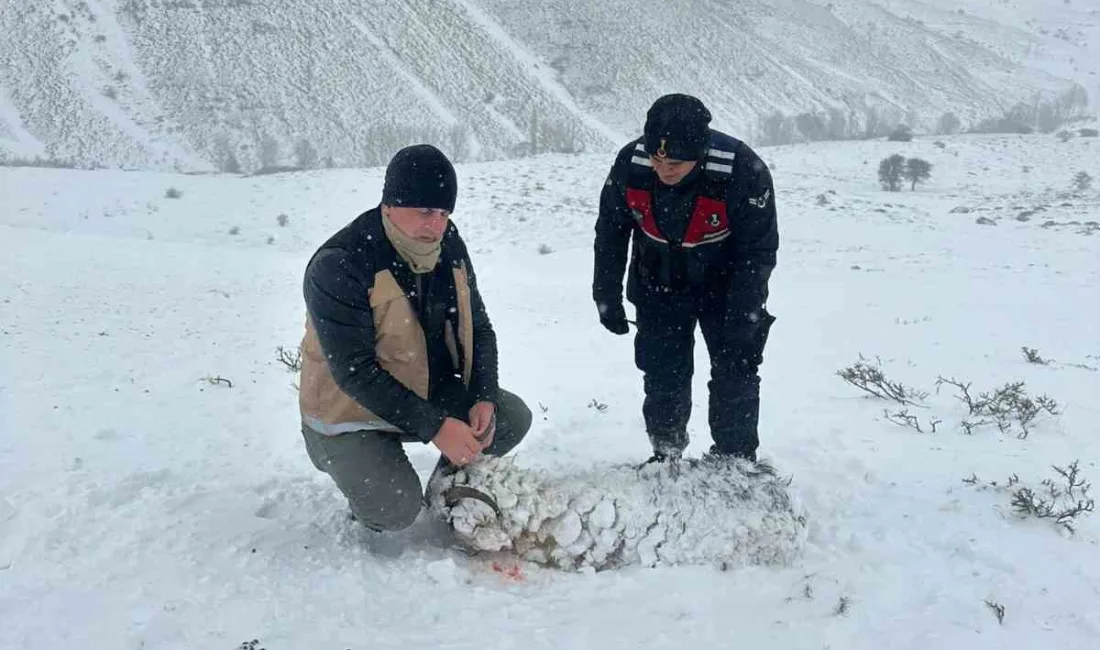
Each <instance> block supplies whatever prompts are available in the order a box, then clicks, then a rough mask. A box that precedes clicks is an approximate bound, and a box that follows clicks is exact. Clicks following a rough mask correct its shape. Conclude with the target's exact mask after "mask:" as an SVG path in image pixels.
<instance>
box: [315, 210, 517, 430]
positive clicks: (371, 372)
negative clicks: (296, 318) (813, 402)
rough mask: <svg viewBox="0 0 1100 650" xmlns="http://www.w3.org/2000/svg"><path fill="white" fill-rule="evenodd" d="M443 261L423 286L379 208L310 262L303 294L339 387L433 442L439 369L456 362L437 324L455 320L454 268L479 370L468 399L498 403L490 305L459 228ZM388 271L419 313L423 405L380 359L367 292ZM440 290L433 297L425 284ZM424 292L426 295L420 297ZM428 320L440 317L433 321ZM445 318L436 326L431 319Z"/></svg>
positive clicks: (438, 420)
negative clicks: (425, 353) (424, 363)
mask: <svg viewBox="0 0 1100 650" xmlns="http://www.w3.org/2000/svg"><path fill="white" fill-rule="evenodd" d="M442 246H443V250H442V254H441V256H440V260H439V263H438V264H437V265H436V267H435V269H434V270H433V271H432V272H431V274H426V275H425V276H423V277H422V278H421V279H420V284H419V285H418V283H417V278H416V275H415V274H414V273H413V272H412V270H411V269H409V267H408V264H406V263H405V262H404V260H402V259H401V257H400V256H399V255H398V254H397V252H396V250H394V248H393V245H392V244H390V241H389V239H388V238H387V237H386V233H385V230H384V228H383V226H382V214H381V210H380V209H379V208H375V209H373V210H370V211H368V212H366V213H364V214H362V215H360V216H359V217H358V218H356V219H355V221H353V222H351V223H350V224H348V225H347V226H345V227H344V228H343V229H342V230H340V231H339V232H337V233H336V234H335V235H333V236H332V237H331V238H330V239H329V240H328V241H327V242H325V243H324V244H323V245H322V246H321V247H320V248H319V249H318V250H317V252H316V253H314V255H313V257H312V258H311V259H310V261H309V263H308V265H307V266H306V271H305V280H304V283H303V293H304V297H305V302H306V308H307V309H308V311H309V315H310V317H311V318H312V320H313V323H314V326H315V328H316V331H317V338H318V340H319V342H320V344H321V349H322V350H323V351H324V353H325V356H326V357H327V359H328V365H329V368H330V370H331V372H332V375H333V378H334V379H335V381H336V383H337V385H338V386H339V387H340V389H341V390H343V391H344V392H345V393H347V394H348V395H349V396H350V397H351V398H352V399H354V400H356V401H357V402H359V403H360V404H361V405H363V406H364V407H365V408H367V409H368V410H370V411H371V412H372V413H374V414H376V415H378V416H379V417H381V418H383V419H385V420H386V421H387V422H389V423H391V424H393V425H395V426H397V427H399V428H400V429H402V430H403V431H407V432H410V433H413V434H414V435H416V436H417V437H418V438H419V439H421V440H423V441H424V442H428V441H430V440H431V439H432V438H433V437H434V436H435V434H436V433H437V432H438V431H439V427H440V426H441V425H442V424H443V420H444V419H445V418H446V417H447V412H446V411H445V409H444V408H443V407H442V405H441V404H442V402H441V400H440V399H438V398H439V397H441V395H438V394H437V393H438V392H439V391H438V390H437V389H439V388H441V387H442V386H444V382H443V381H442V380H443V379H444V378H443V377H441V376H440V375H441V372H440V371H439V369H440V368H444V367H447V368H449V367H450V366H451V364H452V362H451V361H450V360H449V359H448V358H445V357H446V348H445V347H444V346H443V345H441V340H442V335H441V334H439V335H437V336H433V335H432V332H433V331H440V332H441V324H442V321H441V320H439V319H442V318H447V317H449V316H448V314H451V315H453V314H454V313H455V310H454V309H453V305H454V304H455V301H456V298H455V289H454V279H453V272H452V268H453V267H455V266H458V265H459V264H460V263H462V262H465V264H466V269H467V273H468V278H469V285H470V300H471V309H472V312H473V314H472V315H473V348H474V349H473V351H472V352H471V351H462V352H463V354H472V355H473V372H472V375H471V378H470V387H469V393H468V396H467V397H468V398H469V401H470V402H471V403H473V402H478V401H488V402H494V403H495V402H496V399H497V393H498V385H497V344H496V334H495V333H494V332H493V327H492V324H491V322H490V321H489V315H488V313H487V312H486V310H485V304H484V302H483V301H482V299H481V294H480V292H479V291H478V288H477V280H476V277H475V275H474V268H473V264H472V262H471V261H470V257H469V254H468V252H467V250H466V244H465V243H464V242H463V241H462V238H461V236H459V233H458V229H457V228H456V227H455V225H454V223H453V222H452V223H450V224H448V226H447V230H446V232H445V233H444V235H443V244H442ZM381 269H389V270H390V271H392V272H393V274H394V276H395V278H396V279H397V281H398V284H400V285H401V287H402V288H403V289H404V290H405V293H406V296H407V297H408V298H409V301H410V302H411V304H412V305H413V309H414V310H415V311H416V313H417V314H418V317H419V319H420V324H421V326H422V328H423V329H424V330H425V336H426V338H427V342H428V350H429V357H431V358H430V359H429V368H430V373H429V374H430V385H431V387H432V388H431V391H430V393H429V396H428V399H427V400H424V399H422V398H421V397H420V396H418V395H417V394H416V393H414V392H413V391H412V390H409V389H408V388H407V387H405V385H404V384H402V383H401V382H399V381H398V380H397V379H395V378H394V377H393V375H391V374H390V373H388V372H386V371H385V370H384V369H383V368H382V367H381V366H380V365H379V364H378V362H377V361H376V359H375V327H374V317H373V313H372V311H371V306H370V299H369V295H368V290H369V289H370V288H371V287H372V286H373V285H374V277H375V274H376V273H377V271H378V270H381ZM429 284H430V285H431V286H432V287H434V288H433V289H432V290H430V291H428V290H427V286H428V285H429ZM418 286H419V288H420V290H419V291H418V290H417V289H418ZM428 314H432V315H435V316H434V317H431V316H428ZM436 320H439V322H438V323H436V324H435V325H431V324H429V321H436Z"/></svg>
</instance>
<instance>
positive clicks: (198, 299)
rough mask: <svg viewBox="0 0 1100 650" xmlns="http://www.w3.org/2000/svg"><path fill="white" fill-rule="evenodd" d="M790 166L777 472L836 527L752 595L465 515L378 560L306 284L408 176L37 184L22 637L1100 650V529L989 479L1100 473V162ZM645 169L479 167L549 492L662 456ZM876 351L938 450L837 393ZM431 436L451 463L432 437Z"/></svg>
mask: <svg viewBox="0 0 1100 650" xmlns="http://www.w3.org/2000/svg"><path fill="white" fill-rule="evenodd" d="M895 152H897V153H901V154H903V155H906V156H919V157H922V158H925V159H927V160H929V161H930V162H931V163H932V164H933V166H934V167H933V177H932V180H931V182H930V183H928V184H927V185H924V186H918V188H917V191H916V192H911V191H909V190H908V188H907V189H906V191H904V192H900V193H887V192H884V191H882V190H880V189H879V188H878V186H877V183H876V178H875V172H876V169H877V166H878V162H879V160H880V159H882V158H884V157H886V156H887V155H890V154H892V153H895ZM762 153H763V155H764V157H765V159H766V160H767V161H769V163H771V164H772V165H773V168H774V174H775V177H776V181H777V201H778V204H779V209H780V219H781V232H782V248H781V251H780V266H779V268H778V269H777V271H776V273H775V275H774V281H773V284H772V299H771V301H770V305H769V307H770V309H771V311H772V312H773V313H774V314H776V316H777V317H778V321H777V322H776V324H775V326H774V328H773V330H772V338H771V341H770V343H769V347H768V350H767V354H766V362H765V365H764V367H763V412H762V418H761V419H762V433H761V435H762V439H763V446H762V450H761V451H762V453H763V455H764V456H765V457H767V458H769V459H770V460H772V461H774V463H775V464H776V465H777V467H778V468H779V470H780V471H781V472H782V473H784V474H786V475H789V476H790V477H792V483H791V490H792V492H793V493H794V494H795V495H796V496H797V498H798V499H799V500H800V502H801V503H802V505H803V507H804V508H805V511H806V513H807V516H808V525H809V536H808V539H807V543H806V548H805V552H804V554H803V556H802V557H801V558H800V559H799V560H798V561H797V562H796V563H795V564H794V565H793V566H791V567H787V568H762V567H755V568H747V569H745V568H736V569H733V570H729V571H720V570H717V569H714V568H712V567H707V566H676V567H662V568H655V569H647V568H641V567H638V568H633V567H632V568H626V569H622V570H618V571H605V572H599V573H592V572H587V573H585V572H581V573H568V572H564V571H559V570H553V569H545V568H540V567H537V566H533V565H526V564H520V563H516V562H514V561H509V560H507V559H502V558H499V557H498V558H495V560H494V561H496V562H497V563H498V564H496V565H494V564H493V563H492V561H489V560H480V559H470V558H467V557H465V556H463V555H461V554H459V553H457V552H455V551H451V550H446V549H444V548H440V547H439V546H438V545H436V544H433V543H432V542H431V541H430V536H431V535H430V532H431V527H430V526H426V525H424V526H417V527H415V528H414V529H413V530H411V531H409V532H407V533H405V534H402V535H399V536H397V539H396V540H394V539H384V540H379V539H372V538H367V537H366V536H364V535H363V534H361V533H360V532H359V530H358V529H357V527H356V525H355V524H354V523H353V522H350V521H348V520H347V518H346V514H345V513H346V505H345V504H344V503H342V502H341V499H340V497H339V496H338V493H337V492H336V490H335V488H334V486H333V485H332V484H331V482H330V481H329V479H328V478H327V477H325V476H324V475H321V474H319V473H317V472H316V471H315V470H314V469H313V468H312V466H311V465H310V463H309V460H308V459H307V457H306V455H305V451H304V449H303V445H302V440H301V436H300V433H299V431H298V418H297V408H296V393H295V388H294V386H293V384H294V382H295V377H294V375H293V374H292V373H290V372H289V371H288V370H287V369H286V368H285V367H284V366H283V365H282V364H281V363H279V361H277V360H276V349H277V348H278V347H279V346H284V347H286V348H291V349H292V348H294V347H295V346H296V345H297V343H298V341H299V339H300V337H301V334H302V326H303V311H302V300H301V295H300V280H301V272H302V269H303V266H304V263H305V261H306V259H307V258H308V256H309V255H310V254H311V253H312V251H313V249H314V247H315V246H316V245H317V244H319V243H320V242H321V241H322V240H323V239H324V238H325V237H327V236H328V234H329V233H331V232H332V231H334V230H335V229H337V228H339V227H340V226H342V225H343V224H344V223H346V222H347V221H348V220H350V219H351V218H352V217H354V216H355V215H356V214H357V213H358V212H359V211H361V210H364V209H366V208H369V207H371V206H373V205H374V204H375V203H376V202H377V197H378V195H379V191H380V185H381V170H376V169H375V170H366V171H356V170H336V171H326V172H320V171H318V172H310V173H303V174H294V175H275V176H264V177H230V176H185V175H172V174H159V173H146V172H129V173H127V172H113V171H98V172H80V171H67V170H40V169H0V196H2V197H3V200H2V201H0V648H5V649H7V648H12V649H15V648H19V649H25V650H45V649H50V650H53V649H54V648H58V647H73V648H96V649H97V650H107V649H115V648H118V649H123V648H125V649H131V648H132V649H136V648H145V649H157V650H168V649H173V650H174V649H185V648H186V649H198V648H202V649H211V650H232V649H234V648H237V647H239V646H240V645H241V643H242V642H244V641H251V640H253V639H257V640H259V641H260V643H259V645H257V647H264V648H267V649H268V650H285V649H290V648H310V649H318V650H324V649H332V650H340V649H344V648H355V649H364V648H397V647H401V648H478V649H488V648H513V647H525V648H532V649H533V648H554V649H555V650H558V649H561V648H585V647H601V648H631V649H634V648H673V647H685V648H731V647H750V648H807V649H809V648H813V649H821V648H846V649H856V648H867V649H872V648H873V649H876V650H877V649H880V648H887V647H888V648H913V649H917V648H920V649H922V650H924V649H925V648H928V647H931V646H933V645H935V646H937V647H942V648H966V649H967V650H976V649H980V648H1040V647H1042V648H1047V647H1049V648H1060V649H1067V650H1069V649H1080V650H1086V649H1090V650H1091V649H1095V648H1096V647H1100V548H1098V542H1100V516H1097V515H1092V516H1083V517H1081V518H1079V520H1078V521H1077V525H1076V534H1074V535H1070V534H1069V533H1068V532H1066V531H1064V530H1062V529H1060V528H1058V527H1057V526H1055V525H1053V524H1052V523H1050V522H1049V521H1045V520H1037V519H1034V518H1030V519H1023V520H1021V519H1019V518H1017V517H1016V516H1015V514H1014V511H1013V508H1012V506H1011V504H1010V500H1011V494H1010V492H1009V491H1007V490H1004V489H995V488H993V487H991V486H990V482H991V481H997V483H998V485H999V486H1004V485H1005V482H1006V480H1007V479H1008V478H1009V477H1010V476H1011V475H1016V476H1017V477H1018V479H1019V481H1020V483H1021V484H1024V485H1030V486H1036V487H1038V486H1039V484H1040V482H1041V481H1042V480H1043V479H1046V478H1055V479H1057V478H1058V477H1056V476H1055V474H1054V472H1053V470H1052V467H1051V466H1052V465H1058V466H1063V467H1064V466H1066V465H1068V464H1069V463H1071V462H1073V461H1074V460H1075V459H1079V461H1080V465H1079V466H1080V469H1081V472H1082V475H1083V476H1084V477H1085V479H1087V480H1092V481H1097V480H1100V466H1098V465H1100V436H1098V435H1097V434H1098V425H1097V422H1098V421H1100V405H1098V404H1097V399H1096V396H1097V395H1098V394H1100V333H1098V332H1100V330H1098V328H1097V325H1096V323H1097V319H1098V317H1100V307H1098V305H1100V300H1098V298H1100V290H1098V287H1100V232H1097V226H1096V221H1097V220H1100V195H1098V193H1097V189H1096V187H1093V188H1092V189H1091V190H1088V191H1086V192H1082V193H1073V192H1071V191H1070V182H1071V178H1072V177H1073V176H1074V174H1076V173H1077V172H1078V171H1082V170H1083V171H1086V172H1089V173H1091V174H1092V175H1093V176H1098V175H1100V140H1095V139H1093V140H1090V139H1086V138H1075V139H1073V140H1070V141H1069V142H1066V143H1062V142H1059V141H1058V140H1057V139H1056V138H1053V137H1048V136H1021V137H1016V136H1012V137H959V138H951V139H945V140H943V141H942V146H938V145H936V144H935V143H934V142H933V141H932V140H931V139H929V140H922V141H917V142H913V143H909V144H899V143H886V142H862V143H847V144H820V145H814V146H795V147H784V148H776V149H766V150H763V152H762ZM609 163H610V158H609V157H608V156H601V155H592V156H581V157H571V156H549V157H539V158H536V159H530V160H523V161H516V162H509V163H506V164H503V163H502V164H489V163H484V164H477V165H464V166H461V167H460V169H459V175H460V182H461V189H460V196H459V205H458V209H457V212H456V221H457V223H458V225H459V227H460V229H461V230H462V231H463V233H464V235H465V237H466V239H467V241H468V242H469V244H470V248H471V250H472V252H473V254H474V256H475V257H474V263H475V266H476V268H477V271H478V274H479V279H480V284H481V287H482V290H483V292H484V293H485V296H486V300H487V302H488V307H489V309H490V314H491V316H492V318H493V321H494V324H495V325H496V328H497V331H498V336H499V340H500V346H501V378H502V384H503V385H504V386H505V387H507V388H508V389H510V390H513V391H515V392H517V393H518V394H520V395H521V396H523V397H524V398H525V399H526V400H527V401H528V403H529V404H530V405H531V407H532V410H533V411H534V412H535V415H536V418H535V424H534V426H533V428H532V430H531V433H530V434H529V437H528V439H527V440H526V441H525V442H524V444H523V445H522V446H521V447H519V448H518V449H517V453H516V456H515V458H516V463H518V464H521V465H526V466H529V467H538V468H540V469H541V470H544V471H555V470H558V471H567V470H568V471H581V470H592V469H598V468H599V467H606V466H608V465H611V464H617V463H623V462H635V461H639V460H642V459H644V458H645V457H646V456H647V455H648V446H647V440H646V437H645V433H644V431H643V429H642V423H641V413H640V405H641V393H640V387H641V378H640V375H639V373H638V372H637V371H636V370H635V369H634V366H633V361H632V347H631V340H630V338H629V337H621V338H619V337H614V336H612V335H610V334H608V333H606V332H605V331H604V330H603V329H602V328H601V327H600V326H599V324H598V322H597V319H596V313H595V309H594V307H593V306H592V303H591V300H590V298H589V293H590V291H589V281H590V273H591V259H590V250H591V233H592V224H593V220H594V210H595V205H596V199H597V196H598V193H599V190H600V187H601V185H602V182H603V180H604V176H605V174H606V166H607V165H608V164H609ZM170 188H174V189H176V190H177V191H178V193H179V196H178V198H167V197H166V192H167V191H168V190H169V189H170ZM964 210H968V212H964ZM1029 213H1030V214H1029ZM280 215H286V225H285V226H280V225H279V216H280ZM979 219H981V220H982V221H983V222H984V223H978V220H979ZM1090 221H1091V222H1092V225H1089V223H1088V222H1090ZM986 224H991V225H986ZM540 247H542V251H543V252H541V253H540V250H539V249H540ZM547 248H549V249H552V250H549V251H548V252H547ZM1024 346H1027V347H1031V348H1035V349H1037V350H1038V351H1039V354H1040V355H1041V356H1042V357H1044V358H1047V359H1051V360H1053V361H1052V362H1051V363H1049V364H1046V365H1040V364H1033V363H1028V362H1027V361H1025V359H1024V356H1023V354H1022V352H1021V347H1024ZM697 355H698V363H697V364H696V368H697V370H696V373H697V374H696V381H695V386H696V393H695V404H696V409H695V412H694V415H693V421H692V426H691V432H692V435H693V442H692V445H691V447H690V448H689V453H691V454H693V455H697V454H699V453H700V452H701V451H702V450H703V449H705V446H706V444H707V432H706V427H705V421H706V406H705V405H706V393H705V381H706V379H707V372H708V365H707V363H706V360H705V359H706V356H705V349H704V347H703V345H702V342H701V341H700V344H699V345H698V346H697ZM860 355H863V356H865V357H867V358H868V359H873V358H874V357H876V356H877V357H879V358H880V359H881V363H882V366H883V368H884V370H885V372H886V374H887V376H888V377H889V378H890V379H893V380H896V381H900V382H903V383H904V384H906V385H908V386H913V387H915V388H919V389H923V390H926V391H928V392H929V393H930V395H929V396H928V398H927V400H926V402H925V407H924V408H920V407H910V409H909V410H910V413H912V414H914V415H916V416H917V417H918V418H919V421H920V424H921V426H922V428H923V429H924V430H925V432H924V433H919V432H917V431H916V430H914V429H910V428H905V427H901V426H898V425H897V424H894V423H892V422H890V421H888V420H886V419H885V417H884V413H883V410H884V409H889V410H890V411H896V410H898V409H899V408H900V407H899V406H898V405H891V404H889V403H887V402H885V401H883V400H876V399H873V398H870V397H868V396H866V395H865V394H864V393H862V392H861V391H859V390H857V389H856V388H854V387H853V386H850V385H848V384H846V383H845V382H844V381H842V380H841V378H840V377H838V376H837V374H836V372H837V371H838V370H840V369H842V368H845V367H848V366H851V365H852V364H854V363H856V362H857V361H859V358H860ZM940 375H942V376H944V377H946V378H956V379H959V380H961V381H965V382H973V387H972V392H973V393H974V394H975V396H976V395H977V393H979V392H986V391H991V390H993V389H995V388H997V387H999V386H1002V385H1003V384H1005V383H1006V382H1010V381H1024V382H1026V390H1027V391H1028V392H1029V394H1032V395H1036V396H1038V395H1041V394H1047V395H1049V396H1050V397H1052V398H1054V399H1056V400H1057V401H1058V403H1059V405H1060V406H1061V414H1060V415H1058V416H1056V417H1051V416H1047V415H1042V416H1039V417H1038V418H1037V419H1036V423H1035V425H1034V427H1033V430H1032V431H1031V432H1030V435H1029V436H1028V437H1027V438H1026V439H1020V438H1019V437H1017V435H1016V433H1015V432H1009V433H1006V434H1002V433H1000V432H998V430H997V428H996V427H992V426H984V427H980V428H977V429H975V430H974V432H973V434H972V435H967V434H965V433H964V432H963V431H962V430H961V427H960V421H961V419H962V418H963V417H964V416H965V415H966V412H965V408H964V406H963V405H962V403H961V402H960V401H958V400H957V399H955V398H954V397H953V396H952V393H953V390H952V389H951V387H949V386H945V387H943V388H942V389H941V390H940V392H939V393H937V392H936V390H935V380H936V378H937V377H938V376H940ZM217 377H220V378H224V379H226V380H228V381H230V382H232V386H229V385H228V384H227V383H226V382H216V381H215V382H214V383H211V381H208V380H206V379H204V378H217ZM594 401H595V402H594ZM597 404H603V405H606V408H597V407H596V405H597ZM933 419H938V420H941V422H940V423H939V424H938V426H937V431H936V432H935V433H932V432H929V431H928V429H929V428H930V422H931V420H933ZM409 449H410V453H411V458H412V460H413V462H414V463H415V465H416V466H417V468H418V469H419V470H421V471H422V473H423V474H424V475H426V474H427V473H428V472H429V471H430V469H431V466H432V464H433V463H434V460H435V455H434V453H433V449H432V448H430V447H422V446H414V447H410V448H409ZM974 477H976V480H975V479H974ZM964 479H971V481H972V483H973V484H968V483H966V482H964ZM987 601H988V603H992V604H997V605H1001V606H1003V607H1004V616H1003V622H1001V623H999V622H998V620H997V617H996V615H995V612H994V608H993V607H992V606H991V605H990V604H987Z"/></svg>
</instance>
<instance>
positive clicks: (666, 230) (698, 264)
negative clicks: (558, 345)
mask: <svg viewBox="0 0 1100 650" xmlns="http://www.w3.org/2000/svg"><path fill="white" fill-rule="evenodd" d="M710 120H711V115H710V112H709V111H708V110H707V108H706V107H705V106H704V105H703V103H702V102H701V101H700V100H699V99H697V98H695V97H692V96H689V95H681V94H672V95H665V96H663V97H661V98H659V99H658V100H657V101H656V102H654V103H653V106H652V107H651V108H650V109H649V112H648V113H647V115H646V123H645V130H644V135H643V136H642V137H641V138H638V139H637V140H634V141H632V142H630V143H629V144H627V145H626V146H625V147H623V149H622V150H621V151H620V152H619V155H618V157H617V158H616V159H615V163H614V165H613V166H612V167H611V173H610V174H609V175H608V177H607V181H606V183H605V184H604V188H603V191H602V193H601V195H600V212H599V217H598V219H597V221H596V236H595V246H594V249H595V273H594V279H593V283H592V296H593V298H594V299H595V301H596V307H597V309H598V312H599V317H600V322H601V323H602V324H603V326H604V327H606V328H607V329H608V330H610V331H611V332H613V333H615V334H626V333H628V331H629V327H628V325H627V323H628V321H627V319H626V312H625V310H624V309H623V282H622V280H623V272H624V270H626V267H627V244H628V242H630V241H631V240H633V247H632V248H631V255H630V268H629V271H628V274H627V275H628V277H627V287H626V298H627V299H628V300H629V301H630V302H631V303H633V305H634V307H635V310H636V313H637V328H638V332H637V335H636V337H635V339H634V350H635V363H636V364H637V366H638V369H639V370H641V371H642V373H643V385H644V390H645V401H644V403H643V406H642V414H643V416H644V419H645V426H646V431H647V433H648V434H649V440H650V443H651V444H652V447H653V456H652V458H650V462H654V461H656V462H663V461H666V460H670V459H671V460H675V459H678V458H679V457H680V456H681V454H682V453H683V450H684V449H685V448H686V447H687V445H688V434H687V423H688V419H689V417H690V415H691V379H692V374H693V364H692V362H693V351H694V345H695V325H696V323H698V324H699V327H700V329H701V330H702V333H703V339H704V341H705V343H706V346H707V351H708V352H709V354H710V364H711V373H710V382H709V384H708V387H709V392H710V408H709V421H710V433H711V437H712V439H713V444H712V445H711V447H710V454H712V455H727V456H737V457H741V458H746V459H749V460H752V461H755V460H756V450H757V447H758V446H759V437H758V433H757V424H758V420H759V413H760V377H759V374H758V368H759V365H760V364H761V363H762V361H763V353H764V346H765V343H766V341H767V338H768V331H769V329H770V327H771V325H772V322H773V321H774V320H775V318H774V317H773V316H772V315H771V314H770V313H768V310H767V309H766V308H765V302H766V301H767V298H768V280H769V278H770V276H771V272H772V269H774V268H775V263H776V250H777V249H778V246H779V232H778V227H777V225H776V212H775V190H774V188H773V187H772V178H771V173H770V172H769V171H768V168H767V166H766V165H765V164H764V162H763V161H762V160H760V158H759V157H758V156H757V155H756V153H755V152H754V151H753V150H752V149H750V148H749V147H748V146H747V145H746V144H744V143H743V142H740V141H739V140H736V139H734V138H732V137H730V136H728V135H726V134H724V133H721V132H719V131H715V130H713V129H711V128H709V124H710Z"/></svg>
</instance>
